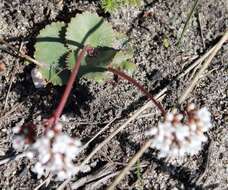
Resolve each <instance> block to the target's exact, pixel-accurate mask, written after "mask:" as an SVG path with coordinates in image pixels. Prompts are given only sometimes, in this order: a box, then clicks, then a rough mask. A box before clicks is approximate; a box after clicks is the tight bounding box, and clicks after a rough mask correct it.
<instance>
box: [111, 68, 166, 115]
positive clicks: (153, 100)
mask: <svg viewBox="0 0 228 190" xmlns="http://www.w3.org/2000/svg"><path fill="white" fill-rule="evenodd" d="M108 71H110V72H112V73H114V74H116V75H118V76H120V77H122V78H123V79H125V80H127V81H128V82H130V83H132V84H133V85H134V86H136V87H137V88H138V89H139V90H141V91H142V92H143V93H144V94H145V95H146V96H147V97H148V98H149V99H150V100H151V101H152V102H153V103H154V105H155V106H157V108H158V109H159V110H160V111H161V113H162V115H163V116H165V115H166V111H165V109H164V108H163V106H162V105H161V103H160V102H158V101H157V100H156V99H155V98H154V97H153V96H152V95H151V94H150V93H149V92H148V91H147V90H146V89H145V88H144V87H143V86H142V85H141V84H139V83H138V82H137V81H136V80H135V79H133V78H132V77H130V76H128V75H126V74H125V73H124V72H122V71H119V70H116V69H114V68H111V67H109V68H108Z"/></svg>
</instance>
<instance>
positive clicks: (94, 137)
mask: <svg viewBox="0 0 228 190" xmlns="http://www.w3.org/2000/svg"><path fill="white" fill-rule="evenodd" d="M117 118H118V116H117V117H115V118H114V119H112V120H111V121H110V122H109V123H108V124H107V125H106V126H105V127H103V128H102V129H101V130H100V131H99V132H98V133H97V134H96V135H95V136H93V138H91V139H90V140H89V141H88V142H87V143H86V144H85V145H83V147H82V150H84V149H86V148H87V147H88V146H89V144H90V143H91V142H93V141H94V140H95V139H96V138H97V137H98V136H99V135H100V134H101V133H103V132H104V131H105V130H106V129H108V128H109V126H110V125H111V124H112V123H113V122H114V121H115V120H116V119H117Z"/></svg>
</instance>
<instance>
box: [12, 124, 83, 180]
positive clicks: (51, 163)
mask: <svg viewBox="0 0 228 190" xmlns="http://www.w3.org/2000/svg"><path fill="white" fill-rule="evenodd" d="M33 126H34V125H31V124H30V125H24V126H22V127H15V128H14V129H13V131H14V138H13V147H14V148H15V149H16V150H19V151H21V150H23V149H24V147H25V146H27V147H28V150H27V154H26V156H27V157H28V158H30V159H31V158H32V159H34V158H35V159H37V162H36V163H35V165H34V167H33V168H32V171H33V172H35V173H37V174H38V177H41V176H43V175H47V174H48V173H49V172H51V173H52V174H53V176H54V177H55V178H56V180H60V181H62V180H64V179H66V178H69V177H71V176H72V175H74V174H76V173H77V172H78V171H79V169H78V168H77V167H75V166H74V164H73V159H75V157H76V156H77V155H78V154H79V152H80V151H81V142H80V140H79V139H73V138H71V137H70V136H68V135H67V134H64V133H63V132H62V125H61V124H60V123H57V124H56V125H55V126H54V127H52V128H47V129H46V130H45V133H44V135H43V136H41V137H40V138H37V139H36V138H35V137H36V133H35V130H34V127H33Z"/></svg>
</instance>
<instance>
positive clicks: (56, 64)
mask: <svg viewBox="0 0 228 190" xmlns="http://www.w3.org/2000/svg"><path fill="white" fill-rule="evenodd" d="M64 29H65V23H63V22H53V23H51V24H50V25H47V26H46V27H45V28H44V29H42V30H41V31H40V33H39V35H38V36H37V38H36V41H37V42H36V44H35V54H34V57H35V59H36V60H38V61H39V62H40V63H43V65H44V66H43V67H40V68H39V70H40V72H41V73H42V75H43V77H44V78H45V79H46V80H47V81H50V82H52V83H53V84H54V85H63V84H65V82H66V79H67V78H68V73H69V71H68V72H67V71H66V68H65V58H64V57H65V54H66V53H67V51H68V49H67V48H66V47H65V45H64V37H63V35H62V33H63V31H64Z"/></svg>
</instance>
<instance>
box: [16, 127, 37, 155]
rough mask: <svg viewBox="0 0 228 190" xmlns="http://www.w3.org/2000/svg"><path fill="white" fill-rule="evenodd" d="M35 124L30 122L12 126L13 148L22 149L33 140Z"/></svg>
mask: <svg viewBox="0 0 228 190" xmlns="http://www.w3.org/2000/svg"><path fill="white" fill-rule="evenodd" d="M35 128H36V126H35V125H34V124H32V123H28V124H25V125H23V126H16V127H14V128H13V140H12V144H13V148H14V149H15V150H17V151H22V150H23V149H24V148H25V147H26V146H28V145H29V144H32V143H33V142H35V136H36V131H35Z"/></svg>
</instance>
